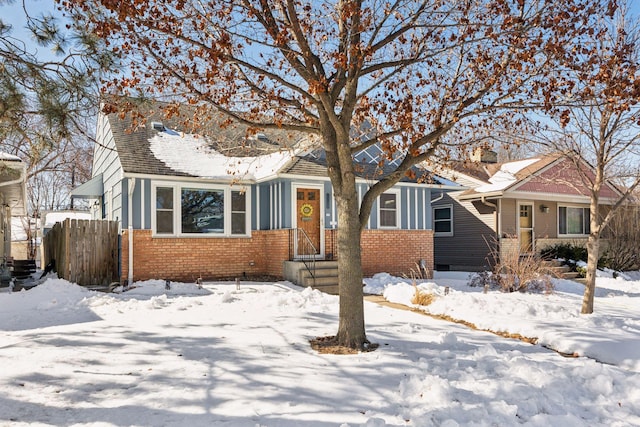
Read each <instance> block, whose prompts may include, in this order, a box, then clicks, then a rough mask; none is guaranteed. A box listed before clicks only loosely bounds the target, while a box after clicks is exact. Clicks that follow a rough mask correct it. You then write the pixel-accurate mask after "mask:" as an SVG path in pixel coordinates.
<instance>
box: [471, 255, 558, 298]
mask: <svg viewBox="0 0 640 427" xmlns="http://www.w3.org/2000/svg"><path fill="white" fill-rule="evenodd" d="M494 247H496V248H498V247H499V246H498V245H495V246H494ZM490 256H492V257H493V259H494V262H493V263H492V265H494V268H493V272H487V271H485V272H481V273H477V274H475V275H474V276H472V277H471V278H470V280H469V285H470V286H482V287H484V288H485V291H486V290H487V289H489V288H492V289H493V288H498V289H500V290H501V291H503V292H516V291H518V292H527V291H545V292H552V291H553V283H552V282H551V278H552V277H553V276H554V272H553V270H552V269H551V268H550V267H548V266H547V265H546V264H545V263H544V260H543V259H542V258H541V257H540V256H537V255H521V254H520V249H519V247H518V246H512V247H510V248H509V249H508V250H505V251H502V252H499V250H498V249H495V250H494V249H492V253H491V255H490Z"/></svg>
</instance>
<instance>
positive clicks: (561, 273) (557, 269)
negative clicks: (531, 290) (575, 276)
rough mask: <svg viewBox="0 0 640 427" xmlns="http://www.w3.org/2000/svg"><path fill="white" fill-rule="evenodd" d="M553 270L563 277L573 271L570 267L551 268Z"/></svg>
mask: <svg viewBox="0 0 640 427" xmlns="http://www.w3.org/2000/svg"><path fill="white" fill-rule="evenodd" d="M549 268H551V270H552V271H553V272H554V273H555V274H556V275H557V276H562V275H563V274H564V273H568V272H570V271H571V267H569V266H568V265H563V266H558V267H549Z"/></svg>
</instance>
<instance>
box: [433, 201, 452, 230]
mask: <svg viewBox="0 0 640 427" xmlns="http://www.w3.org/2000/svg"><path fill="white" fill-rule="evenodd" d="M433 233H434V235H436V236H453V206H451V205H447V206H437V207H434V208H433Z"/></svg>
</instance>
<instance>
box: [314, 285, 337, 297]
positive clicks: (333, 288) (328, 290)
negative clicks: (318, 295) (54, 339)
mask: <svg viewBox="0 0 640 427" xmlns="http://www.w3.org/2000/svg"><path fill="white" fill-rule="evenodd" d="M313 289H317V290H319V291H320V292H324V293H325V294H331V295H338V293H339V292H340V291H339V287H338V285H321V286H313Z"/></svg>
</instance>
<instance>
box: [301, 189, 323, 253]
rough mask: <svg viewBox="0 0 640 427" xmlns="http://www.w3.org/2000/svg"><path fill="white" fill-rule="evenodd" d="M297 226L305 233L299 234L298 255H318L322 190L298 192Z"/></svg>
mask: <svg viewBox="0 0 640 427" xmlns="http://www.w3.org/2000/svg"><path fill="white" fill-rule="evenodd" d="M296 224H297V227H298V228H299V229H302V230H304V233H298V236H297V242H296V255H298V256H305V255H318V254H320V253H321V251H320V190H319V189H313V188H298V189H297V190H296Z"/></svg>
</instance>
